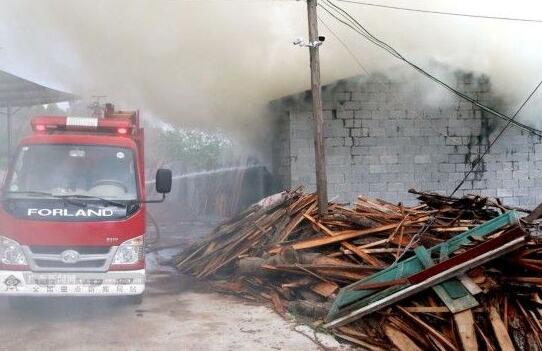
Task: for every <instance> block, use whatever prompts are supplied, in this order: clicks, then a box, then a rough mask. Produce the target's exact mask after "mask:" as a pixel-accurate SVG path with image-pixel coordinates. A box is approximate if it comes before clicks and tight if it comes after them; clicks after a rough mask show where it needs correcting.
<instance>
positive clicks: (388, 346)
mask: <svg viewBox="0 0 542 351" xmlns="http://www.w3.org/2000/svg"><path fill="white" fill-rule="evenodd" d="M412 193H414V194H415V195H417V196H418V198H419V201H420V203H419V204H417V205H413V206H405V205H403V204H394V203H391V202H389V201H383V200H379V199H373V198H370V197H367V196H365V195H360V196H358V197H357V199H356V201H355V203H354V204H353V205H352V206H351V207H345V206H344V205H343V204H336V203H330V204H329V213H328V214H326V215H324V216H321V215H320V214H319V213H318V208H317V206H318V205H317V203H318V201H317V196H316V195H315V194H306V193H304V192H303V191H302V189H295V190H291V191H287V192H283V193H281V194H277V195H274V196H272V197H270V198H267V199H264V200H263V201H261V202H260V203H257V204H254V205H252V206H250V207H249V208H247V209H246V210H244V211H243V212H241V213H240V214H239V215H237V216H235V217H233V218H232V219H230V220H228V221H226V222H225V223H223V224H222V225H220V226H218V227H217V228H215V229H214V230H213V231H212V232H211V233H209V234H208V235H207V236H206V237H204V238H202V240H201V241H199V242H197V243H195V244H193V245H192V246H191V247H189V248H186V249H185V250H183V252H182V253H181V254H180V255H179V256H178V257H177V258H176V259H175V262H176V265H177V268H178V269H179V270H180V271H181V272H184V273H186V274H190V275H192V276H194V277H197V278H198V279H205V280H208V281H210V282H211V283H212V287H213V288H214V289H216V290H217V291H220V292H223V293H229V294H234V295H236V296H239V297H242V298H246V299H249V300H251V301H255V302H259V303H268V304H269V305H270V306H272V307H273V308H274V309H275V310H276V311H277V313H279V314H280V315H281V316H284V317H285V318H289V317H288V316H291V315H294V316H304V318H308V319H310V320H312V321H315V323H317V324H318V325H325V326H326V327H328V328H329V330H330V332H332V333H333V334H335V335H336V336H337V337H339V338H341V339H343V340H346V341H348V342H350V343H353V344H355V345H358V346H360V347H362V348H364V349H369V350H399V351H401V350H430V349H435V350H477V349H480V350H501V349H509V348H510V347H512V348H511V349H518V350H522V349H525V350H527V349H537V347H538V349H541V350H542V345H541V344H542V299H541V298H540V295H539V294H540V293H541V292H542V291H541V290H542V278H541V277H542V241H541V239H540V236H537V235H536V233H537V230H538V226H537V223H536V221H535V223H533V224H531V223H529V222H527V221H526V220H525V219H521V221H519V222H518V221H513V222H510V223H505V222H506V221H503V220H502V219H498V217H499V216H500V217H501V218H505V217H506V216H508V217H510V218H512V217H514V216H515V215H514V214H513V213H514V211H512V210H515V211H523V212H525V213H529V211H528V210H525V209H517V208H515V209H514V208H512V207H511V206H507V205H505V204H502V203H501V202H500V201H497V200H495V199H491V198H486V197H481V196H476V195H468V196H464V197H462V198H451V197H446V196H442V195H439V194H434V193H427V192H420V191H415V190H413V191H412ZM495 221H497V222H499V221H501V222H502V223H504V224H503V225H502V227H499V228H497V227H495V226H492V224H491V223H495ZM501 222H499V223H501ZM488 223H489V224H488ZM476 228H486V229H487V230H486V229H483V235H471V234H472V233H473V232H477V231H476V230H477V229H476ZM478 232H480V231H478ZM526 232H532V233H533V235H528V234H527V233H526ZM465 233H467V234H465ZM433 247H438V250H432V248H433ZM416 257H418V258H420V259H419V261H418V263H416V265H415V266H416V267H418V268H417V269H415V270H412V269H411V268H408V269H407V270H406V271H405V270H404V268H405V267H406V266H405V262H411V261H412V260H413V258H416ZM397 267H403V272H407V273H408V274H396V273H397V272H396V273H393V274H389V275H386V276H385V279H383V278H382V279H375V280H372V279H371V278H370V277H372V276H380V277H382V276H383V274H384V273H385V272H389V271H392V272H393V270H394V269H395V268H397ZM452 278H453V280H452ZM441 286H442V287H441ZM345 288H348V289H347V290H349V291H350V292H351V293H353V294H354V295H351V296H352V301H350V302H347V303H345V305H344V306H343V307H344V308H345V310H344V311H343V313H345V314H340V315H339V316H338V317H337V318H339V319H340V318H343V319H342V320H339V322H338V323H334V322H336V321H337V318H335V319H332V320H329V318H328V320H327V321H326V320H325V319H326V315H328V316H329V313H330V311H333V310H334V309H335V306H334V305H333V303H334V302H337V300H341V299H342V297H341V294H343V291H344V290H345ZM405 291H406V292H407V293H406V294H405ZM443 291H444V292H445V293H443ZM384 292H386V293H384ZM389 292H391V294H388V293H389ZM356 294H357V295H356ZM394 294H395V295H394ZM462 294H465V296H468V301H467V300H465V301H463V300H461V296H463V295H462ZM356 296H357V297H356ZM390 296H391V298H390ZM353 297H356V298H355V299H354V298H353ZM360 298H361V300H360ZM363 298H367V299H369V302H370V304H369V305H368V306H372V307H371V309H370V311H369V312H370V313H365V312H367V311H364V312H363V313H361V314H357V315H355V316H354V318H348V313H351V312H353V311H358V310H359V309H360V307H361V305H360V304H359V301H363ZM345 301H346V300H345ZM397 301H401V302H400V304H401V306H398V303H397ZM473 302H474V305H473ZM356 304H358V305H356ZM473 306H477V307H473ZM495 306H496V307H495ZM373 307H374V308H373ZM361 308H364V307H361ZM457 311H462V312H459V313H455V312H457ZM498 311H501V312H500V313H499V312H498ZM345 316H346V318H345ZM360 317H361V318H360Z"/></svg>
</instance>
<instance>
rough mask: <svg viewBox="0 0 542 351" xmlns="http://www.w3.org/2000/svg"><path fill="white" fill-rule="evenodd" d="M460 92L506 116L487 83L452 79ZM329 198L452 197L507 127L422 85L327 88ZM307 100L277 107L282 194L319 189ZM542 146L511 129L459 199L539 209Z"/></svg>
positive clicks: (384, 82) (479, 78)
mask: <svg viewBox="0 0 542 351" xmlns="http://www.w3.org/2000/svg"><path fill="white" fill-rule="evenodd" d="M451 77H452V78H451V79H453V80H455V81H454V82H453V84H452V85H453V86H454V88H456V89H457V90H459V91H461V92H464V93H465V94H467V95H469V96H471V97H473V98H475V99H476V100H477V101H478V102H480V103H482V104H484V105H486V106H490V107H492V108H494V109H496V110H497V111H502V112H505V113H509V112H510V111H509V109H508V108H507V104H506V103H505V102H504V100H503V99H502V98H501V97H499V95H498V94H497V93H495V92H494V89H493V88H492V86H491V82H490V79H489V78H488V77H487V76H485V75H475V74H472V73H464V72H455V73H453V74H451ZM322 91H323V99H324V118H325V121H324V122H325V126H324V137H325V144H326V153H327V155H326V156H327V160H326V163H327V177H328V189H329V193H330V198H335V199H338V200H340V201H349V202H352V201H353V200H355V199H354V198H353V196H355V195H354V194H360V193H363V194H367V195H368V196H371V197H376V198H381V199H385V200H390V201H394V202H395V201H404V202H407V203H409V202H411V201H412V200H413V198H412V197H411V196H409V195H408V194H407V190H408V189H410V188H417V189H424V190H426V191H434V192H439V193H443V194H450V193H451V192H452V191H453V190H454V188H455V187H456V186H457V185H458V184H459V183H460V181H461V180H462V179H463V178H464V177H465V175H466V174H467V172H468V171H469V170H470V168H471V165H472V164H473V162H475V161H476V160H477V159H478V157H479V156H480V155H481V153H483V152H484V151H485V150H486V148H487V147H488V145H489V143H490V142H491V140H493V139H494V138H495V135H496V134H497V133H498V131H500V130H501V129H502V127H504V125H505V123H506V122H505V121H503V120H501V119H499V118H497V117H495V116H493V115H490V114H489V113H486V112H483V111H481V110H480V108H478V107H476V106H475V105H473V104H472V103H469V102H467V101H465V100H463V99H460V98H459V97H456V96H454V95H452V94H451V93H448V92H446V91H445V90H444V89H443V88H440V87H438V86H436V85H435V84H434V83H433V82H429V81H425V80H423V79H422V78H419V77H416V79H410V78H407V76H404V78H401V79H393V80H392V79H389V78H387V77H386V76H384V75H380V74H373V75H370V76H357V77H352V78H349V79H344V80H340V81H337V82H335V83H332V84H329V85H326V86H324V87H323V88H322ZM310 96H311V95H310V92H309V91H306V92H303V93H300V94H296V95H292V96H288V97H284V98H281V99H278V100H276V101H273V102H272V103H271V110H272V113H273V116H274V118H275V125H274V128H275V130H274V136H275V137H274V139H275V140H274V143H273V155H274V159H273V168H274V174H275V175H276V176H277V177H278V178H279V180H280V182H281V184H282V187H283V188H290V187H295V186H297V185H300V184H304V185H305V186H306V187H307V190H314V189H315V184H316V181H315V174H314V141H313V140H314V139H313V130H312V125H313V123H312V112H311V111H312V107H311V98H310ZM540 169H542V144H541V138H540V137H538V136H536V135H533V134H532V133H530V132H528V131H525V130H523V129H521V128H519V127H516V126H514V125H512V126H510V128H509V129H508V130H507V131H506V132H505V133H504V135H502V137H501V138H500V141H499V143H496V144H495V145H494V146H493V147H492V149H491V152H490V153H489V154H488V155H487V156H486V157H485V158H484V159H483V162H481V163H480V165H479V166H478V167H477V168H476V169H475V171H474V172H473V173H472V174H470V176H469V177H468V179H467V181H466V182H465V184H463V186H462V187H461V189H460V190H459V191H458V192H457V193H456V194H457V195H459V196H461V195H464V194H481V195H485V196H491V197H499V198H502V199H503V200H504V201H505V202H507V203H509V204H514V205H517V206H523V207H528V208H530V207H534V206H536V204H538V203H539V202H540V196H539V195H538V194H540V193H541V190H542V173H541V172H540Z"/></svg>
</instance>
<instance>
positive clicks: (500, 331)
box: [489, 306, 515, 351]
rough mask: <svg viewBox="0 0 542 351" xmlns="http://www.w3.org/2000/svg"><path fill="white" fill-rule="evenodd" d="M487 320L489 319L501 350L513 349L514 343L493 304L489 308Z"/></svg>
mask: <svg viewBox="0 0 542 351" xmlns="http://www.w3.org/2000/svg"><path fill="white" fill-rule="evenodd" d="M489 320H490V321H491V326H492V327H493V332H494V333H495V337H496V338H497V342H498V343H499V346H500V348H501V350H502V351H515V348H514V344H513V343H512V339H511V338H510V335H509V334H508V331H507V330H506V327H505V326H504V323H503V321H502V319H501V316H500V315H499V312H497V309H496V308H495V307H494V306H491V307H490V308H489Z"/></svg>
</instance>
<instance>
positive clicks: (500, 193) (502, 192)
mask: <svg viewBox="0 0 542 351" xmlns="http://www.w3.org/2000/svg"><path fill="white" fill-rule="evenodd" d="M511 196H514V193H513V191H512V190H511V189H505V188H502V189H497V197H511Z"/></svg>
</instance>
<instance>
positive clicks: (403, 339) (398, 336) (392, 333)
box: [384, 325, 422, 351]
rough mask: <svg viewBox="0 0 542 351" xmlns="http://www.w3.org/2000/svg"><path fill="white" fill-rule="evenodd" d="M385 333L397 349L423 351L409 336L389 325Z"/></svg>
mask: <svg viewBox="0 0 542 351" xmlns="http://www.w3.org/2000/svg"><path fill="white" fill-rule="evenodd" d="M384 333H385V334H386V336H387V337H388V339H390V341H391V343H392V344H393V346H395V347H397V348H398V349H399V350H400V351H422V349H421V348H419V347H418V345H416V344H415V343H414V341H412V339H410V338H409V337H408V335H406V334H404V333H403V332H401V331H399V330H397V329H395V328H393V327H391V326H389V325H386V326H384Z"/></svg>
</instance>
